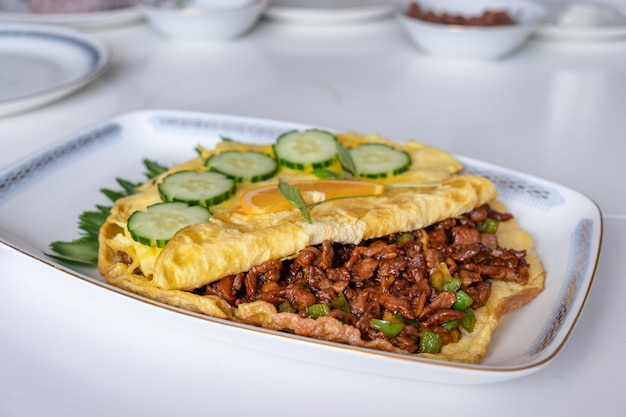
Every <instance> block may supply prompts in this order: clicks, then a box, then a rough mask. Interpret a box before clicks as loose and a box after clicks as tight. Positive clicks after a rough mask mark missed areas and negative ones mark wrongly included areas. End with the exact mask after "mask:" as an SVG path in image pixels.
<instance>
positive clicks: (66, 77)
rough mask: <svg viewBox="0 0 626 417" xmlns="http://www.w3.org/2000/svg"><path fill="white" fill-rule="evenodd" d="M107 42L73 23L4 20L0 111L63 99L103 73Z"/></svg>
mask: <svg viewBox="0 0 626 417" xmlns="http://www.w3.org/2000/svg"><path fill="white" fill-rule="evenodd" d="M110 60H111V53H110V51H109V48H108V46H106V44H104V43H103V42H101V41H100V40H98V39H96V38H95V37H92V36H91V35H89V34H85V33H82V32H79V31H77V30H74V29H71V28H63V27H54V26H52V27H50V26H43V25H19V24H6V25H2V26H0V62H2V65H0V116H6V115H9V114H14V113H18V112H22V111H25V110H30V109H32V108H35V107H40V106H43V105H45V104H48V103H51V102H53V101H55V100H59V99H61V98H63V97H66V96H67V95H69V94H71V93H72V92H74V91H76V90H78V89H79V88H81V87H83V86H85V85H87V84H88V83H90V82H92V81H93V80H95V79H96V78H97V77H98V76H100V75H101V74H102V73H103V72H104V71H105V69H106V68H107V67H108V65H109V63H110Z"/></svg>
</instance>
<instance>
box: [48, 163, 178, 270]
mask: <svg viewBox="0 0 626 417" xmlns="http://www.w3.org/2000/svg"><path fill="white" fill-rule="evenodd" d="M143 163H144V165H145V167H146V169H147V170H148V172H147V173H146V174H145V175H146V176H147V177H148V179H152V178H154V177H156V176H157V175H160V174H162V173H163V172H165V171H167V168H166V167H165V166H163V165H160V164H158V163H156V162H154V161H150V160H148V159H144V160H143ZM116 181H117V183H118V184H119V185H120V187H122V190H119V191H118V190H111V189H108V188H102V189H101V190H100V192H102V193H103V194H104V195H105V196H107V197H108V198H109V200H111V201H113V202H115V201H117V200H119V199H120V198H122V197H126V196H128V195H131V194H134V193H135V192H137V187H138V186H139V185H141V183H134V182H132V181H128V180H124V179H121V178H117V179H116ZM110 213H111V206H103V205H96V210H88V211H84V212H83V213H81V215H80V216H79V218H78V229H79V231H80V233H81V234H82V236H81V237H79V238H77V239H74V240H72V241H69V242H62V241H56V242H52V243H50V249H52V251H53V252H55V253H54V254H46V255H47V256H49V257H50V258H52V259H55V260H57V261H59V262H66V263H71V264H80V265H91V266H95V265H97V264H98V235H99V234H100V228H101V227H102V225H103V224H104V222H105V221H106V219H107V217H108V216H109V214H110Z"/></svg>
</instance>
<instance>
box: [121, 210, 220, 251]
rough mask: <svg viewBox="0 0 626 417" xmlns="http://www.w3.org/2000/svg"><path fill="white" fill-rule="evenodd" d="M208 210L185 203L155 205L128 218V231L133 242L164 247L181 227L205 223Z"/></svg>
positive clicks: (207, 218)
mask: <svg viewBox="0 0 626 417" xmlns="http://www.w3.org/2000/svg"><path fill="white" fill-rule="evenodd" d="M209 217H211V212H210V211H209V209H207V208H205V207H201V206H190V205H188V204H186V203H181V202H174V203H157V204H153V205H152V206H149V207H148V210H147V211H136V212H134V213H133V214H131V216H130V217H129V218H128V231H129V232H130V236H131V237H132V238H133V240H135V241H137V242H139V243H141V244H144V245H148V246H156V247H159V248H162V247H164V246H165V245H166V244H167V242H168V241H169V240H170V239H171V238H172V236H174V234H175V233H176V232H177V231H179V230H180V229H182V228H183V227H186V226H189V225H192V224H197V223H205V222H206V221H208V220H209Z"/></svg>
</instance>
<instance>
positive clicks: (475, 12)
mask: <svg viewBox="0 0 626 417" xmlns="http://www.w3.org/2000/svg"><path fill="white" fill-rule="evenodd" d="M413 2H414V3H417V4H419V6H420V7H421V8H422V9H425V10H431V11H433V12H435V13H437V14H442V13H448V14H451V15H461V16H465V17H473V16H480V15H482V14H483V13H484V12H485V11H501V10H506V11H507V12H508V14H509V15H510V16H511V17H512V19H513V21H514V24H512V25H503V26H486V27H477V26H461V25H447V24H442V23H431V22H426V21H423V20H418V19H416V18H413V17H409V16H408V15H407V11H408V8H409V5H410V4H411V3H413ZM546 15H547V12H546V9H545V8H544V7H543V6H542V5H540V4H537V3H534V2H532V1H529V0H414V1H403V2H401V4H400V5H398V9H397V12H396V18H397V20H398V21H399V22H400V24H401V25H402V27H403V28H404V29H405V30H406V32H407V34H408V35H409V37H410V38H411V40H412V41H413V42H414V43H415V45H416V46H417V47H418V48H419V49H420V50H422V51H424V52H426V53H429V54H433V55H441V56H446V57H454V58H466V59H467V58H471V59H497V58H501V57H503V56H505V55H508V54H510V53H512V52H514V51H515V50H516V49H518V48H519V47H520V46H521V45H522V44H524V43H525V42H526V41H527V40H528V38H529V37H530V36H531V35H532V34H533V32H534V31H535V30H536V29H537V27H538V26H539V25H540V24H541V23H542V22H543V21H544V20H545V19H546Z"/></svg>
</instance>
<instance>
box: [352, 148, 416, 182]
mask: <svg viewBox="0 0 626 417" xmlns="http://www.w3.org/2000/svg"><path fill="white" fill-rule="evenodd" d="M349 152H350V156H351V157H352V161H353V162H354V166H355V169H356V174H357V175H358V176H359V177H361V178H387V177H392V176H394V175H398V174H402V173H403V172H406V171H408V170H409V168H410V167H411V157H410V156H409V154H408V153H407V152H405V151H402V150H398V149H395V148H393V147H391V146H389V145H387V144H384V143H364V144H362V145H360V146H358V147H356V148H352V149H349Z"/></svg>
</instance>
